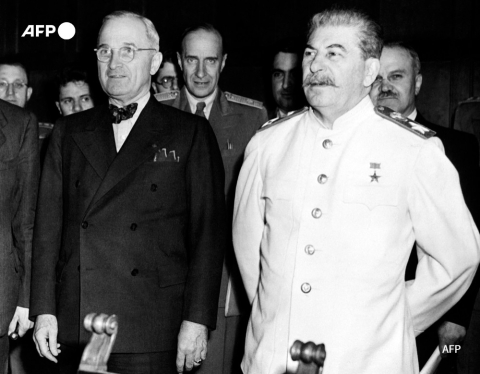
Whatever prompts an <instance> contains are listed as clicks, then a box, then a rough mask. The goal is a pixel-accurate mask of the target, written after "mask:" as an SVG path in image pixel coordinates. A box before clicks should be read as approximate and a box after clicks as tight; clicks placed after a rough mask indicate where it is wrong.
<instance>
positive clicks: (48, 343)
mask: <svg viewBox="0 0 480 374" xmlns="http://www.w3.org/2000/svg"><path fill="white" fill-rule="evenodd" d="M57 333H58V326H57V317H55V316H54V315H52V314H40V315H39V316H37V319H36V321H35V329H34V331H33V341H34V342H35V346H36V347H37V351H38V354H39V355H40V357H45V358H48V359H49V360H50V361H53V362H55V363H56V362H57V359H56V356H58V354H59V353H60V350H59V349H58V347H60V344H57Z"/></svg>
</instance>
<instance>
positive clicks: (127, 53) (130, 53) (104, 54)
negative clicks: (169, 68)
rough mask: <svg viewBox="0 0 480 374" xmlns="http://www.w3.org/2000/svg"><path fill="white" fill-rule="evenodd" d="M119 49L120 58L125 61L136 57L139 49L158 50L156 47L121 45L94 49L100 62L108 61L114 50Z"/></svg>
mask: <svg viewBox="0 0 480 374" xmlns="http://www.w3.org/2000/svg"><path fill="white" fill-rule="evenodd" d="M114 49H118V51H119V54H118V55H119V57H120V60H121V61H123V62H130V61H132V60H133V59H134V58H135V52H139V51H157V50H156V49H155V48H135V47H121V48H110V47H101V48H95V49H94V51H95V53H96V54H97V60H98V61H100V62H108V61H110V59H111V58H112V55H113V52H112V51H113V50H114Z"/></svg>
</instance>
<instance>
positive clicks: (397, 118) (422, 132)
mask: <svg viewBox="0 0 480 374" xmlns="http://www.w3.org/2000/svg"><path fill="white" fill-rule="evenodd" d="M375 113H377V114H378V115H379V116H380V117H383V118H385V119H388V120H389V121H392V122H393V123H395V124H397V125H398V126H400V127H402V128H404V129H405V130H408V131H410V132H412V133H414V134H415V135H418V136H419V137H421V138H423V139H428V138H431V137H433V136H435V134H436V132H435V131H432V130H430V129H429V128H428V127H425V126H423V125H421V124H419V123H418V122H415V121H414V120H411V119H410V118H406V117H404V116H402V115H401V114H400V113H398V112H395V111H394V110H392V109H390V108H387V107H386V106H376V107H375Z"/></svg>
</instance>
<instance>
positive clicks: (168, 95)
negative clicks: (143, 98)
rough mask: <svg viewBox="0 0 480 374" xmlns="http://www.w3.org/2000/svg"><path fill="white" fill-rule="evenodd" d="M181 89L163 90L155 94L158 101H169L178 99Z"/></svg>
mask: <svg viewBox="0 0 480 374" xmlns="http://www.w3.org/2000/svg"><path fill="white" fill-rule="evenodd" d="M179 93H180V91H170V92H161V93H156V94H155V95H153V96H154V97H155V99H157V101H167V100H173V99H176V98H177V96H178V94H179Z"/></svg>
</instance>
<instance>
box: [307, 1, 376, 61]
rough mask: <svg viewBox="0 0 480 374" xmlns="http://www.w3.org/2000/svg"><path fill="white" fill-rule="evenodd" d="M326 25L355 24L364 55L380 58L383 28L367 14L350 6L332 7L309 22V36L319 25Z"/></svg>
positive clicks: (364, 56) (365, 57)
mask: <svg viewBox="0 0 480 374" xmlns="http://www.w3.org/2000/svg"><path fill="white" fill-rule="evenodd" d="M324 26H354V27H357V28H358V30H359V32H358V37H359V40H360V45H359V47H360V50H361V51H362V56H363V58H364V59H365V60H366V59H367V58H378V59H379V58H380V55H381V53H382V47H383V40H382V28H381V27H380V25H379V24H378V23H376V22H375V21H374V20H373V19H372V18H370V17H369V16H368V15H367V14H365V13H363V12H361V11H359V10H356V9H348V8H337V7H334V8H330V9H327V10H324V11H323V12H320V13H317V14H315V15H314V16H313V17H312V19H311V20H310V23H309V30H308V38H310V36H311V35H312V34H313V32H314V31H315V30H316V29H318V28H319V27H324Z"/></svg>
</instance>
